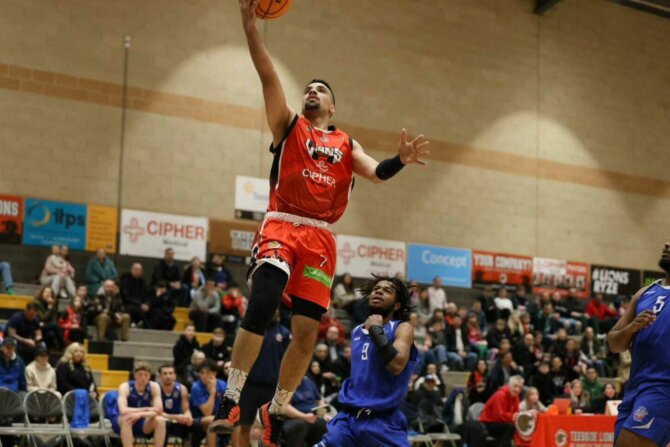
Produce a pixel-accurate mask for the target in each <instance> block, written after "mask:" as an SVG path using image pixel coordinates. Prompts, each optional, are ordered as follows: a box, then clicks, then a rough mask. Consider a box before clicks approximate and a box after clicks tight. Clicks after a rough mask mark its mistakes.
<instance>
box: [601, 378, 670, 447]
mask: <svg viewBox="0 0 670 447" xmlns="http://www.w3.org/2000/svg"><path fill="white" fill-rule="evenodd" d="M668 407H670V389H668V386H667V385H665V386H655V387H650V388H647V389H645V390H643V391H641V392H635V391H634V390H627V392H626V395H625V396H624V399H623V402H621V404H619V415H618V416H617V420H616V425H615V428H614V439H617V438H618V437H619V434H620V433H621V430H622V429H626V430H628V431H630V432H633V433H635V434H636V435H639V436H642V437H644V438H647V439H650V440H651V441H653V442H655V443H656V444H657V445H659V446H665V445H668V443H670V412H668Z"/></svg>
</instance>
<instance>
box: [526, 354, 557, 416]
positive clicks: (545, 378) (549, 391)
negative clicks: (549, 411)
mask: <svg viewBox="0 0 670 447" xmlns="http://www.w3.org/2000/svg"><path fill="white" fill-rule="evenodd" d="M530 385H531V386H533V387H535V388H537V389H538V390H539V392H540V402H542V403H543V404H544V405H550V404H551V402H552V401H553V400H554V397H555V396H556V387H555V385H554V382H553V380H552V376H551V375H550V367H549V363H548V362H545V361H542V362H540V366H538V367H537V369H536V370H535V371H534V372H533V374H532V375H531V376H530Z"/></svg>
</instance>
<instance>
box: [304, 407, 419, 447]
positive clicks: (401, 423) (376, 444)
mask: <svg viewBox="0 0 670 447" xmlns="http://www.w3.org/2000/svg"><path fill="white" fill-rule="evenodd" d="M314 447H409V441H408V440H407V419H405V415H403V414H402V413H401V412H400V411H396V412H394V413H392V414H390V415H389V416H378V415H374V414H371V415H367V414H365V413H362V414H360V415H358V417H357V415H356V414H353V413H347V412H340V413H338V414H337V416H335V417H334V418H333V420H331V421H330V422H329V423H328V432H327V433H326V435H325V436H324V437H323V439H322V440H321V442H319V443H318V444H316V445H315V446H314Z"/></svg>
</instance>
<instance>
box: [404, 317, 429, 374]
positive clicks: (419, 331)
mask: <svg viewBox="0 0 670 447" xmlns="http://www.w3.org/2000/svg"><path fill="white" fill-rule="evenodd" d="M409 324H411V325H412V327H413V328H414V347H416V351H417V361H416V367H415V368H414V372H415V374H418V375H422V374H423V369H424V367H425V365H426V362H434V361H435V359H434V358H433V354H432V353H431V352H430V351H431V349H432V348H433V343H432V340H431V338H430V335H429V334H428V329H426V326H425V325H423V324H421V321H420V320H419V314H418V313H417V312H416V311H415V312H411V313H410V314H409Z"/></svg>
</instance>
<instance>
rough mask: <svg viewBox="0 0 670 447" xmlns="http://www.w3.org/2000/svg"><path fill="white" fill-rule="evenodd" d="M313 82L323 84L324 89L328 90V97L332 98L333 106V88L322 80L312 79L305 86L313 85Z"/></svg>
mask: <svg viewBox="0 0 670 447" xmlns="http://www.w3.org/2000/svg"><path fill="white" fill-rule="evenodd" d="M315 82H318V83H319V84H323V85H325V86H326V87H328V90H330V96H332V97H333V104H335V92H334V91H333V88H332V87H331V86H330V84H329V83H328V82H326V81H324V80H323V79H312V80H311V81H309V83H308V84H307V85H309V84H314V83H315Z"/></svg>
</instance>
